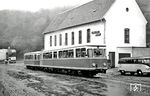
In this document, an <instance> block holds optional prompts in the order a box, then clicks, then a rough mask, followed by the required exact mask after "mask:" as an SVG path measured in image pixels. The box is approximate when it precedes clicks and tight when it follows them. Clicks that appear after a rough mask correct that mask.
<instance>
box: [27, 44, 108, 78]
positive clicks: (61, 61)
mask: <svg viewBox="0 0 150 96" xmlns="http://www.w3.org/2000/svg"><path fill="white" fill-rule="evenodd" d="M105 54H106V53H105V49H104V48H99V47H97V46H83V47H72V48H64V49H58V50H43V51H36V52H28V53H25V54H24V64H25V65H26V68H28V69H33V70H44V71H47V72H52V73H63V74H69V75H78V76H88V77H93V76H94V75H96V74H97V73H106V70H107V68H108V67H107V59H106V55H105Z"/></svg>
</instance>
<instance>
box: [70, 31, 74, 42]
mask: <svg viewBox="0 0 150 96" xmlns="http://www.w3.org/2000/svg"><path fill="white" fill-rule="evenodd" d="M71 44H72V45H74V32H72V43H71Z"/></svg>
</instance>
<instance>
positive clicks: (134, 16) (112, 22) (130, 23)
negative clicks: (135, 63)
mask: <svg viewBox="0 0 150 96" xmlns="http://www.w3.org/2000/svg"><path fill="white" fill-rule="evenodd" d="M146 24H147V20H146V19H145V17H144V15H143V13H142V11H141V9H140V8H139V6H138V4H137V2H136V0H93V1H91V2H88V3H86V4H84V5H81V6H79V7H76V8H73V9H71V10H68V11H66V12H63V13H61V14H58V15H57V16H56V17H55V18H54V19H53V20H52V21H51V23H50V24H49V26H48V27H47V28H46V30H45V31H44V50H57V49H64V48H72V47H83V46H97V47H99V48H102V49H104V50H105V54H106V56H107V58H108V59H110V60H111V64H112V65H111V66H112V67H117V66H118V59H119V58H121V57H127V56H133V48H136V47H137V48H140V47H146Z"/></svg>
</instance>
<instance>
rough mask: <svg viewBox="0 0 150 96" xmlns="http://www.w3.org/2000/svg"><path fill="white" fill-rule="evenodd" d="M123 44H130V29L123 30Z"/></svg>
mask: <svg viewBox="0 0 150 96" xmlns="http://www.w3.org/2000/svg"><path fill="white" fill-rule="evenodd" d="M124 42H125V43H130V29H129V28H125V30H124Z"/></svg>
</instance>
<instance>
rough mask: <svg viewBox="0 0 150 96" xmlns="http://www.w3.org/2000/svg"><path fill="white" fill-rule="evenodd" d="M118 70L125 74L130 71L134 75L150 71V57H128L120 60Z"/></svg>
mask: <svg viewBox="0 0 150 96" xmlns="http://www.w3.org/2000/svg"><path fill="white" fill-rule="evenodd" d="M118 71H119V72H120V73H121V74H122V75H125V74H126V73H130V74H131V75H134V74H135V73H137V75H140V76H141V75H143V74H144V73H150V57H126V58H121V59H120V60H119V69H118Z"/></svg>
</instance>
